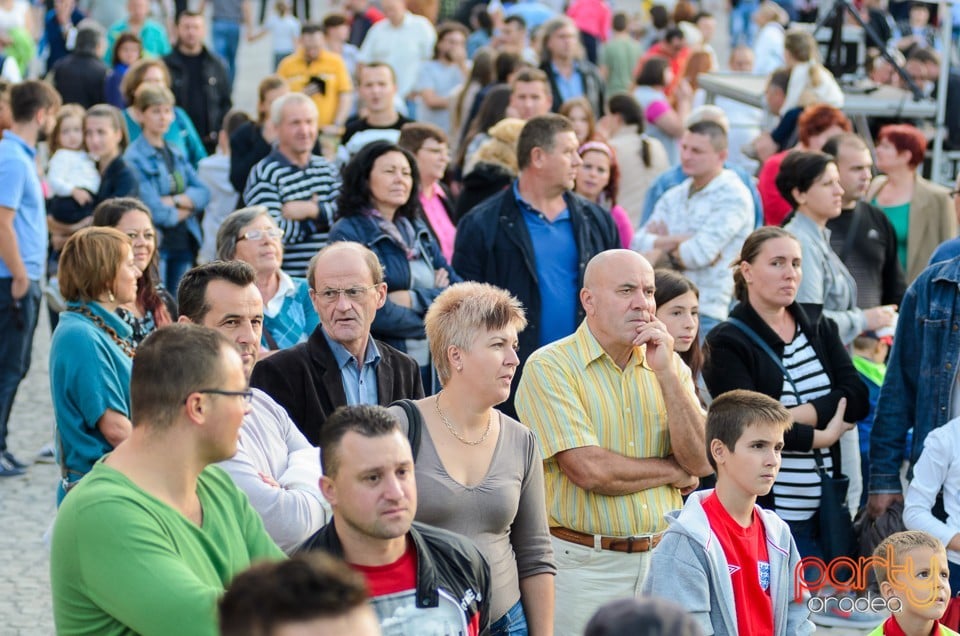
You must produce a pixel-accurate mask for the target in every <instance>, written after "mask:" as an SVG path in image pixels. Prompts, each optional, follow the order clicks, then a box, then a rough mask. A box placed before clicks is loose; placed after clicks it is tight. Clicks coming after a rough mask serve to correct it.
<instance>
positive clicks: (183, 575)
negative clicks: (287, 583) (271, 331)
mask: <svg viewBox="0 0 960 636" xmlns="http://www.w3.org/2000/svg"><path fill="white" fill-rule="evenodd" d="M130 396H131V405H132V413H133V418H132V419H133V432H132V433H131V435H130V437H129V438H128V439H127V440H126V441H125V442H124V443H123V444H121V445H120V446H118V447H117V448H116V450H114V451H113V452H112V453H110V454H109V455H107V456H105V457H104V459H102V460H100V461H99V462H97V464H96V465H95V466H94V467H93V470H91V471H90V472H89V473H87V475H86V476H84V478H83V479H82V480H80V482H79V483H78V485H77V487H76V488H74V489H73V490H71V491H70V492H69V493H68V495H67V497H66V498H65V499H64V501H63V505H62V506H61V507H60V511H59V513H58V514H57V520H56V523H55V524H54V529H53V545H52V549H51V558H50V581H51V587H52V591H53V613H54V620H55V622H56V626H57V632H58V633H61V634H66V633H69V634H91V635H93V634H96V635H98V636H101V635H110V634H133V633H137V634H144V635H147V634H178V635H179V636H186V635H193V634H196V635H203V636H207V635H209V636H214V635H215V634H217V620H216V603H217V599H218V598H219V596H220V595H221V594H222V593H223V589H224V587H225V586H226V585H227V583H229V581H230V579H231V578H233V576H234V575H235V574H237V573H238V572H240V571H241V570H243V569H245V568H246V567H247V566H249V565H250V563H251V562H253V561H255V560H257V559H262V558H272V559H280V558H283V553H282V552H281V551H280V549H279V548H278V547H277V546H276V545H275V544H274V543H273V541H272V540H271V539H270V537H269V536H268V535H267V533H266V531H265V530H264V529H263V522H262V521H261V519H260V517H259V516H258V515H257V513H256V512H255V511H254V510H253V509H252V508H251V507H250V504H249V502H248V501H247V497H246V496H245V495H244V494H243V493H242V492H241V491H239V490H238V489H237V488H236V486H234V484H233V481H232V480H231V479H230V477H229V476H228V475H227V474H226V473H224V472H223V471H222V470H221V469H219V468H217V467H214V466H210V464H213V463H216V462H219V461H222V460H224V459H228V458H230V457H232V456H233V454H234V453H235V452H236V450H237V440H238V438H239V431H240V424H241V422H242V420H243V416H244V414H245V413H246V412H247V410H249V408H250V397H251V392H250V389H249V388H248V387H247V380H246V375H245V374H244V372H243V363H242V361H241V359H240V354H239V353H238V352H237V349H236V346H235V345H234V344H233V343H232V342H230V341H229V340H227V339H226V338H225V337H224V336H222V335H220V334H219V333H217V332H216V331H214V330H212V329H208V328H206V327H199V326H193V325H171V326H168V327H164V328H163V329H160V330H158V331H156V332H154V333H153V334H151V335H150V336H149V337H148V338H147V339H146V340H144V341H143V343H142V344H141V345H140V347H139V348H138V349H137V357H136V360H134V363H133V372H132V376H131V380H130Z"/></svg>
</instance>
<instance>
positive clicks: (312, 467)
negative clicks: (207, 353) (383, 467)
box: [177, 261, 331, 553]
mask: <svg viewBox="0 0 960 636" xmlns="http://www.w3.org/2000/svg"><path fill="white" fill-rule="evenodd" d="M255 279H256V271H255V270H254V268H253V267H252V266H251V265H249V264H248V263H245V262H243V261H214V262H212V263H207V264H206V265H201V266H199V267H194V268H193V269H191V270H190V271H188V272H187V273H186V274H185V275H184V277H183V280H182V281H181V283H180V288H179V290H178V293H177V302H178V304H179V306H180V320H179V321H180V322H181V323H194V324H199V325H203V326H205V327H210V328H211V329H215V330H216V331H219V332H220V333H221V334H223V335H224V336H226V337H227V338H229V339H230V340H231V341H232V342H233V343H234V344H235V345H236V347H237V350H238V351H239V353H240V358H241V361H242V362H243V377H244V381H245V385H244V389H245V390H244V391H235V390H234V391H225V390H221V389H220V388H218V387H213V388H209V387H204V391H203V392H205V393H210V394H215V395H221V396H230V395H235V396H239V395H243V397H244V398H245V400H246V402H247V409H246V411H245V414H244V416H243V424H242V426H241V428H240V441H239V442H238V443H237V451H236V454H235V455H232V456H227V457H224V458H222V461H220V463H219V466H220V467H221V468H223V469H224V470H225V471H227V473H228V474H229V475H230V477H231V478H232V479H233V481H234V483H235V484H236V485H237V486H238V487H239V488H240V489H241V490H243V491H244V492H245V493H247V496H248V497H249V498H250V505H252V506H253V508H254V510H256V511H257V512H258V513H260V517H261V518H262V519H263V523H264V526H265V527H266V530H267V533H268V534H269V535H270V537H271V538H272V539H273V540H274V541H275V542H276V543H277V545H278V546H280V548H282V549H283V550H284V551H286V552H287V553H292V552H293V551H294V550H296V549H297V548H298V547H299V546H300V544H301V543H303V542H304V541H305V540H306V539H307V538H308V537H309V536H310V535H312V534H313V533H314V532H316V531H317V530H318V529H319V528H320V527H322V526H323V525H324V524H325V523H326V522H327V521H328V520H329V519H330V514H331V513H330V507H329V505H328V504H327V501H326V500H325V499H324V498H323V496H322V495H321V494H320V488H319V486H318V482H319V479H320V474H321V471H320V455H319V453H318V451H317V448H316V447H315V446H313V445H312V444H310V442H308V441H307V439H306V438H305V437H304V436H303V433H301V432H300V431H299V430H298V429H297V427H296V425H295V424H294V423H293V421H291V420H290V417H289V416H288V415H287V413H286V411H284V409H283V407H282V406H281V405H279V404H277V403H276V402H275V401H274V400H272V399H271V398H270V396H269V395H267V394H266V393H264V392H263V391H261V390H259V389H249V388H246V387H247V385H248V384H249V382H250V373H251V372H252V371H253V365H254V364H256V362H257V358H258V353H259V351H260V337H261V331H262V330H263V300H262V298H261V296H260V292H259V291H258V290H257V286H256V285H255V283H254V281H255Z"/></svg>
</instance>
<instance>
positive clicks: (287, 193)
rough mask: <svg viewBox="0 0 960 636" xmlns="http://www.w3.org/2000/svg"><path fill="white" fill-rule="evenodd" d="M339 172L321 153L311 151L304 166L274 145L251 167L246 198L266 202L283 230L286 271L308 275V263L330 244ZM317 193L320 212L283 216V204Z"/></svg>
mask: <svg viewBox="0 0 960 636" xmlns="http://www.w3.org/2000/svg"><path fill="white" fill-rule="evenodd" d="M340 184H341V179H340V173H339V172H337V169H336V168H335V167H334V166H333V164H331V163H329V162H328V161H327V160H326V159H324V158H323V157H320V156H319V155H311V157H310V163H308V164H307V165H306V166H305V167H300V166H297V165H295V164H293V163H291V162H290V160H289V159H287V158H286V157H285V156H284V155H283V154H281V153H280V151H279V150H278V149H276V148H274V149H273V150H272V151H271V152H270V154H269V155H267V156H266V157H265V158H263V159H261V160H260V161H259V162H257V164H256V165H255V166H254V167H253V170H251V171H250V176H249V178H248V179H247V187H246V188H245V189H244V191H243V200H244V201H246V203H247V205H263V206H266V208H267V209H268V210H269V211H270V215H271V216H272V217H273V219H274V221H276V222H277V225H278V226H279V227H280V230H281V231H282V232H283V249H284V254H283V265H282V269H283V271H284V272H286V273H287V274H289V275H291V276H298V277H305V276H306V271H307V264H308V263H309V262H310V258H311V257H312V256H313V255H314V254H316V253H317V251H318V250H319V249H320V248H322V247H323V246H324V245H326V244H327V233H328V232H329V231H330V226H331V225H332V224H333V217H334V214H335V213H336V200H337V197H338V196H339V194H340ZM314 197H316V202H317V205H318V207H319V214H318V215H317V217H316V218H315V219H307V220H304V221H291V220H289V219H285V218H284V217H283V212H282V209H283V204H284V203H287V202H289V201H306V200H309V199H312V198H314Z"/></svg>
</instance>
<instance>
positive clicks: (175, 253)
mask: <svg viewBox="0 0 960 636" xmlns="http://www.w3.org/2000/svg"><path fill="white" fill-rule="evenodd" d="M195 258H196V257H195V256H194V253H193V252H192V251H190V250H165V249H161V250H160V282H162V283H163V286H164V287H166V288H167V291H169V292H170V293H171V294H173V295H174V296H176V295H177V287H179V286H180V279H181V278H183V275H184V274H186V273H187V271H188V270H189V269H190V268H191V267H193V262H194V260H195Z"/></svg>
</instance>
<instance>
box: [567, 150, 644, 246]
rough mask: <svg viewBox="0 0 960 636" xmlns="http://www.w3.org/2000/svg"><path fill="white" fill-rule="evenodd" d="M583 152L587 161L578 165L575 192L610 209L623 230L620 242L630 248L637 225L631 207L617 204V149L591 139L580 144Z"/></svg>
mask: <svg viewBox="0 0 960 636" xmlns="http://www.w3.org/2000/svg"><path fill="white" fill-rule="evenodd" d="M579 153H580V158H581V159H582V160H583V163H581V164H580V167H579V168H578V169H577V181H576V185H575V186H574V192H576V193H577V194H579V195H580V196H582V197H583V198H585V199H587V200H589V201H593V202H594V203H596V204H597V205H599V206H600V207H602V208H604V209H606V210H609V211H610V216H612V217H613V222H614V223H615V224H616V225H617V231H618V232H619V233H620V244H621V245H622V246H623V248H624V249H628V248H629V247H630V241H631V240H632V239H633V225H632V224H631V223H630V217H628V216H627V211H626V210H624V209H623V208H622V207H620V206H619V205H617V191H618V190H619V188H620V168H619V166H618V165H617V155H616V153H614V151H613V149H612V148H611V147H610V146H608V145H607V144H605V143H603V142H602V141H588V142H587V143H585V144H583V145H582V146H580V150H579Z"/></svg>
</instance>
